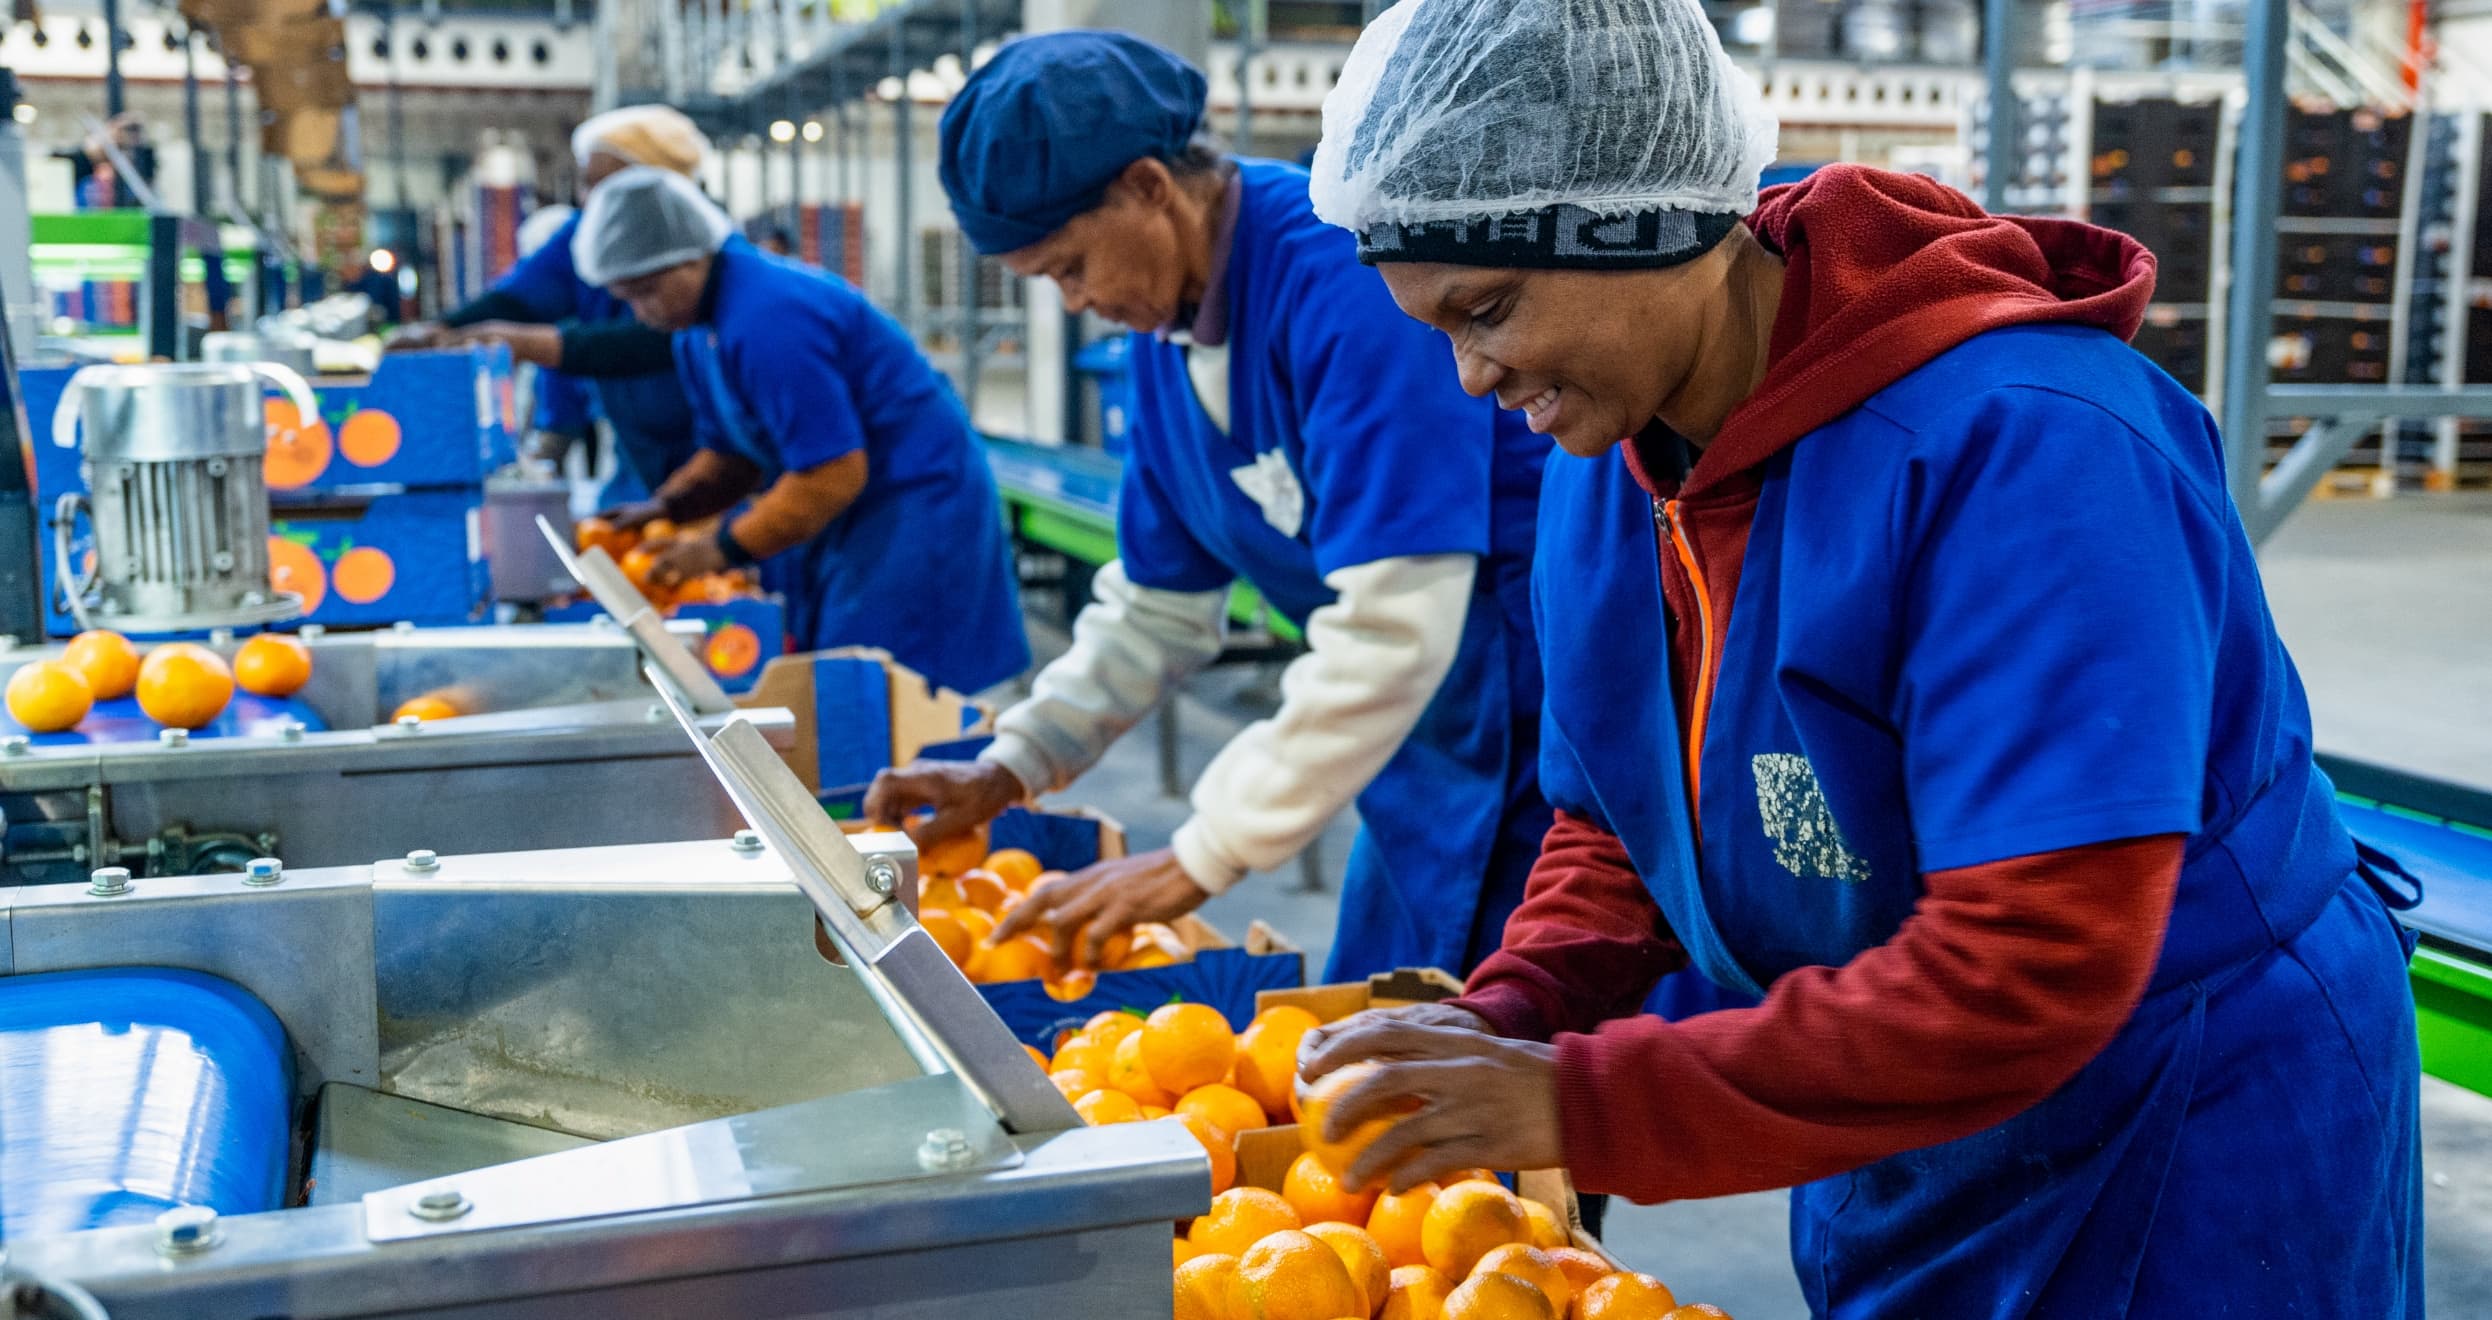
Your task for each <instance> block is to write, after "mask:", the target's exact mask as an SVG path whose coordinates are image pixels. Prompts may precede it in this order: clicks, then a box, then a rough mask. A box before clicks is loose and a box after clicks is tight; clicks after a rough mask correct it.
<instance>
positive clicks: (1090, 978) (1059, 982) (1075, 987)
mask: <svg viewBox="0 0 2492 1320" xmlns="http://www.w3.org/2000/svg"><path fill="white" fill-rule="evenodd" d="M1098 987H1099V974H1098V973H1097V972H1094V971H1091V970H1089V969H1088V968H1083V967H1076V968H1073V969H1071V970H1069V971H1062V972H1057V973H1055V974H1054V975H1052V976H1049V977H1047V978H1046V980H1045V981H1044V982H1043V983H1041V984H1040V986H1039V988H1040V989H1042V990H1044V991H1046V992H1047V997H1048V998H1049V999H1052V1000H1055V1001H1056V1002H1057V1003H1059V1004H1078V1003H1080V1002H1081V1001H1083V1000H1085V999H1088V998H1090V992H1091V991H1093V990H1095V989H1097V988H1098Z"/></svg>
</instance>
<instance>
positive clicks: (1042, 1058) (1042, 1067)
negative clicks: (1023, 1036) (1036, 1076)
mask: <svg viewBox="0 0 2492 1320" xmlns="http://www.w3.org/2000/svg"><path fill="white" fill-rule="evenodd" d="M1021 1052H1022V1053H1024V1054H1027V1055H1029V1056H1030V1062H1032V1063H1035V1064H1037V1065H1038V1070H1039V1071H1040V1072H1045V1071H1047V1051H1045V1050H1042V1049H1040V1048H1039V1047H1037V1046H1036V1045H1024V1046H1022V1047H1021Z"/></svg>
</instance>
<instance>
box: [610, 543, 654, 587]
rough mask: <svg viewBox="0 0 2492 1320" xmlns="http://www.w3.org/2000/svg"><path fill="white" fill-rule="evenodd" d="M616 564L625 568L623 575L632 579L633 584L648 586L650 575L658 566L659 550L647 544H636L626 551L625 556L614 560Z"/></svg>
mask: <svg viewBox="0 0 2492 1320" xmlns="http://www.w3.org/2000/svg"><path fill="white" fill-rule="evenodd" d="M614 566H615V567H616V568H619V569H622V570H623V576H624V577H626V578H629V579H631V583H632V585H633V586H635V587H642V588H646V587H647V586H648V585H649V575H650V574H651V573H653V572H655V571H656V570H657V567H658V556H657V552H655V551H653V550H651V549H650V548H649V547H648V546H647V545H646V544H641V545H636V546H633V547H632V548H631V549H629V550H626V551H624V552H623V557H622V558H621V559H618V560H616V561H614Z"/></svg>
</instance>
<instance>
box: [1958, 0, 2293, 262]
mask: <svg viewBox="0 0 2492 1320" xmlns="http://www.w3.org/2000/svg"><path fill="white" fill-rule="evenodd" d="M2253 3H2256V0H2253ZM1981 39H1982V69H1983V72H1984V73H1985V74H1986V75H1987V78H1988V82H1989V85H1990V144H1989V149H1988V150H1987V151H1986V152H1984V153H1983V157H1982V159H1983V177H1982V207H1983V208H1984V209H1985V210H1988V211H1989V212H1990V213H1991V214H1993V215H1997V214H2000V213H2002V212H2004V211H2006V210H2007V208H2008V202H2007V188H2008V182H2009V180H2011V179H2014V178H2015V177H2016V174H2017V169H2016V159H2017V150H2016V149H2017V146H2018V145H2019V144H2018V141H2017V139H2018V137H2019V136H2020V135H2019V134H2018V132H2017V127H2016V121H2017V118H2018V116H2017V113H2016V111H2017V109H2018V107H2017V104H2016V0H1984V4H1983V5H1982V24H1981Z"/></svg>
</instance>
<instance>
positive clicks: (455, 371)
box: [266, 345, 518, 495]
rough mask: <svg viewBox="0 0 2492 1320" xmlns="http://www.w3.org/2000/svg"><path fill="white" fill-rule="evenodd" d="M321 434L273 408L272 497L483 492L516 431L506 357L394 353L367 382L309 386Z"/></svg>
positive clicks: (278, 404)
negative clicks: (353, 491)
mask: <svg viewBox="0 0 2492 1320" xmlns="http://www.w3.org/2000/svg"><path fill="white" fill-rule="evenodd" d="M312 393H313V394H314V395H316V396H317V397H318V398H319V400H320V419H319V423H318V424H317V425H313V426H305V425H303V424H302V423H301V420H300V419H298V418H296V417H295V416H294V409H293V406H292V405H291V404H288V403H286V402H285V401H283V400H279V399H271V400H270V401H269V405H268V414H269V433H268V462H267V465H266V469H267V476H268V489H269V493H270V494H272V495H285V494H289V493H296V492H307V491H308V492H317V491H327V490H337V489H346V488H354V487H363V486H398V487H406V488H421V487H428V486H431V487H440V486H481V485H483V484H484V480H485V478H486V477H487V476H489V475H491V474H492V473H493V472H494V471H495V470H497V469H499V468H502V467H504V466H507V465H508V464H509V463H510V462H511V460H512V457H513V455H514V442H513V440H512V436H513V435H514V434H515V433H516V431H517V430H518V425H517V418H516V417H515V416H514V409H515V407H516V404H515V400H514V394H513V386H512V380H511V356H510V350H509V349H508V348H504V347H502V346H500V345H495V346H493V347H490V348H486V347H469V348H457V349H443V350H439V351H433V352H422V353H392V354H390V355H389V356H387V357H384V358H382V359H381V365H380V368H379V369H378V370H376V371H374V372H373V373H372V374H371V375H370V376H368V377H352V378H327V379H321V380H315V381H313V382H312Z"/></svg>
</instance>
